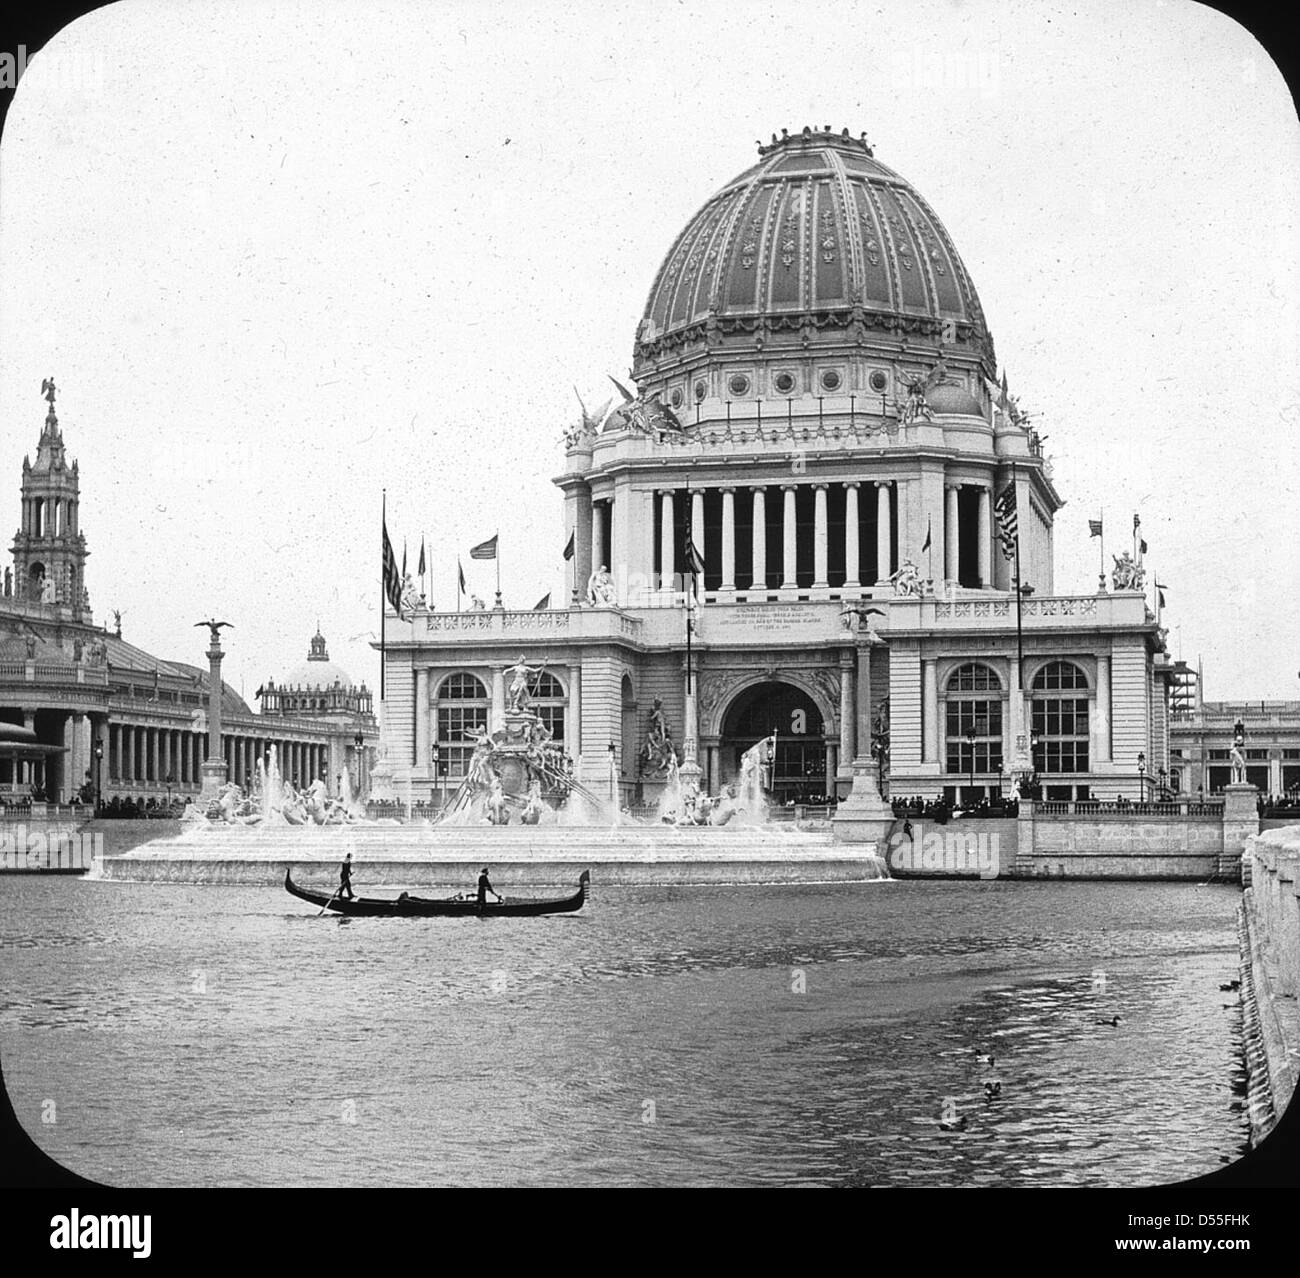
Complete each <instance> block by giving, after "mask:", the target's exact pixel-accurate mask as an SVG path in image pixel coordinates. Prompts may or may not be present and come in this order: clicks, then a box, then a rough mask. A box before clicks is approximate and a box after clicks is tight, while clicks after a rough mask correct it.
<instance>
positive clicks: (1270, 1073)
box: [1238, 826, 1300, 1144]
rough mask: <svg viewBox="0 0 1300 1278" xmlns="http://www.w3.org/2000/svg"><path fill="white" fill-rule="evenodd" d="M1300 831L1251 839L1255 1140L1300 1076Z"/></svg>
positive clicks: (1244, 962) (1250, 1063) (1250, 1051)
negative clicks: (1299, 870) (1299, 873)
mask: <svg viewBox="0 0 1300 1278" xmlns="http://www.w3.org/2000/svg"><path fill="white" fill-rule="evenodd" d="M1298 866H1300V826H1289V827H1286V828H1284V829H1280V830H1268V831H1266V832H1264V833H1262V834H1258V835H1255V836H1254V837H1252V838H1251V839H1249V840H1248V842H1247V851H1246V855H1245V858H1244V860H1243V865H1242V871H1243V879H1245V881H1246V882H1247V883H1248V885H1249V886H1247V888H1246V890H1245V892H1244V893H1243V895H1242V904H1241V910H1240V915H1239V919H1238V923H1239V937H1240V942H1241V1001H1242V1024H1243V1028H1244V1040H1245V1041H1244V1047H1245V1053H1246V1073H1247V1093H1246V1095H1247V1108H1248V1112H1249V1116H1250V1131H1251V1143H1252V1144H1258V1143H1259V1142H1260V1141H1261V1140H1262V1139H1263V1138H1264V1137H1265V1136H1267V1135H1268V1133H1269V1132H1270V1131H1271V1130H1272V1128H1273V1125H1274V1124H1275V1123H1276V1122H1277V1120H1278V1119H1279V1118H1280V1117H1281V1116H1282V1114H1283V1113H1284V1112H1285V1111H1286V1107H1287V1105H1288V1104H1289V1103H1290V1100H1291V1097H1292V1095H1293V1093H1294V1092H1295V1086H1296V1079H1297V1074H1298V1073H1300V1009H1298V1008H1297V1002H1298V1001H1300V1000H1298V999H1297V994H1300V896H1298V895H1297V894H1298V893H1300V887H1297V882H1296V879H1297V867H1298Z"/></svg>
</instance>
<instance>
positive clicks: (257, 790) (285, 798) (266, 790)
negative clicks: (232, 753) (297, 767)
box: [183, 746, 365, 827]
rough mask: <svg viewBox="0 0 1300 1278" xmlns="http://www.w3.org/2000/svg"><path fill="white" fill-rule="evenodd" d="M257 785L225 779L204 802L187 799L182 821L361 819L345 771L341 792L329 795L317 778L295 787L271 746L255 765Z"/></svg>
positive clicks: (298, 822) (253, 822)
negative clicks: (283, 773) (246, 787)
mask: <svg viewBox="0 0 1300 1278" xmlns="http://www.w3.org/2000/svg"><path fill="white" fill-rule="evenodd" d="M257 772H258V780H257V784H256V785H255V786H254V787H253V788H252V789H250V790H247V791H246V790H244V788H243V787H242V786H240V785H237V784H236V783H235V782H233V781H227V782H226V783H225V784H224V785H223V786H222V787H221V788H220V789H219V790H218V791H217V793H216V796H215V797H214V798H212V799H211V800H209V801H208V802H207V803H206V804H203V803H199V802H195V801H191V802H190V803H189V804H188V805H187V806H186V809H185V815H184V818H183V819H184V820H186V821H190V822H196V821H210V822H212V823H214V824H217V825H260V826H263V827H265V826H271V825H351V824H352V823H354V822H356V821H361V820H363V819H364V818H365V812H364V809H363V808H362V807H361V805H360V803H359V802H358V801H357V800H356V799H355V798H354V797H353V795H352V793H351V789H352V787H351V778H350V777H348V774H347V773H344V774H343V778H341V779H342V780H346V781H347V783H348V784H346V785H345V786H344V787H343V788H344V794H343V796H342V797H341V798H337V799H334V798H331V797H330V795H329V792H328V790H327V788H326V786H325V782H324V781H322V780H321V779H320V778H319V777H317V778H316V780H314V781H313V782H312V783H311V785H309V786H308V787H307V788H306V789H303V790H299V789H296V788H295V787H294V786H293V785H291V784H290V783H289V782H287V781H284V780H282V779H281V777H280V769H279V766H278V764H277V763H276V758H275V747H274V746H272V747H271V750H270V752H269V755H268V762H267V763H266V764H265V765H264V764H263V763H262V761H261V760H260V759H259V760H258V764H257Z"/></svg>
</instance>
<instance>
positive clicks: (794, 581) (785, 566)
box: [781, 484, 799, 590]
mask: <svg viewBox="0 0 1300 1278" xmlns="http://www.w3.org/2000/svg"><path fill="white" fill-rule="evenodd" d="M795 488H796V485H794V484H782V485H781V491H782V492H783V493H784V494H785V506H784V512H783V523H782V528H781V557H782V566H781V589H782V590H794V589H795V587H796V586H797V585H798V584H799V581H798V575H797V574H798V567H797V565H798V562H799V561H798V555H797V552H796V547H795V537H796V535H797V533H798V529H799V524H798V520H797V518H796V516H795V506H794V494H795Z"/></svg>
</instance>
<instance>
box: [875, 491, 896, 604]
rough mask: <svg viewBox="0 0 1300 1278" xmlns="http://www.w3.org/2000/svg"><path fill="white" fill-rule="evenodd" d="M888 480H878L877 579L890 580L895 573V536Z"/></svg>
mask: <svg viewBox="0 0 1300 1278" xmlns="http://www.w3.org/2000/svg"><path fill="white" fill-rule="evenodd" d="M891 487H892V485H891V484H890V483H889V481H888V480H877V481H876V498H877V500H876V580H877V581H888V580H889V578H890V576H891V575H892V574H893V571H894V569H893V567H892V563H893V558H894V538H893V529H892V518H891V513H890V502H889V496H890V490H891Z"/></svg>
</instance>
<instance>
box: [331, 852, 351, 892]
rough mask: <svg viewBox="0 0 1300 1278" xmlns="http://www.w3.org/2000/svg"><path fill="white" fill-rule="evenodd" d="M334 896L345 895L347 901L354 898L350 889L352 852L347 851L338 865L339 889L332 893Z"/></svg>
mask: <svg viewBox="0 0 1300 1278" xmlns="http://www.w3.org/2000/svg"><path fill="white" fill-rule="evenodd" d="M334 895H335V896H346V897H347V898H348V900H349V901H351V900H354V899H355V897H354V894H353V891H352V853H351V852H349V853H348V854H347V856H345V857H344V858H343V864H342V865H341V866H339V890H338V891H337V892H335V893H334Z"/></svg>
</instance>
